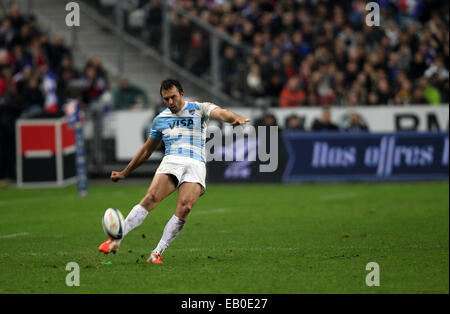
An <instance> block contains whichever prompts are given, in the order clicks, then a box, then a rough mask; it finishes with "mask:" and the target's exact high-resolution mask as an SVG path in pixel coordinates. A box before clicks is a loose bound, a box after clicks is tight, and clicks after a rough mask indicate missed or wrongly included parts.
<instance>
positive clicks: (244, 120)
mask: <svg viewBox="0 0 450 314" xmlns="http://www.w3.org/2000/svg"><path fill="white" fill-rule="evenodd" d="M248 122H250V119H247V118H243V117H239V118H237V119H236V120H234V121H233V122H232V123H231V124H232V125H233V126H236V125H242V124H246V123H248Z"/></svg>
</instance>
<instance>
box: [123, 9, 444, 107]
mask: <svg viewBox="0 0 450 314" xmlns="http://www.w3.org/2000/svg"><path fill="white" fill-rule="evenodd" d="M126 2H127V3H128V4H127V6H126V8H127V10H128V11H129V12H131V11H132V10H134V9H135V8H136V7H140V8H142V9H143V10H144V11H145V21H146V24H145V28H146V34H147V38H148V41H149V44H150V45H152V46H154V47H155V48H158V49H160V48H161V25H162V21H163V16H162V15H163V9H162V5H161V3H160V1H158V0H128V1H126ZM171 2H172V3H174V4H177V5H179V6H180V7H182V8H184V9H185V10H187V11H188V12H189V13H190V14H192V15H193V16H196V17H197V18H199V19H200V20H202V21H203V22H206V23H208V24H210V25H212V26H214V27H216V28H217V29H218V30H220V31H222V32H223V33H226V34H228V35H229V36H231V37H232V38H233V39H234V40H235V41H237V42H239V43H240V45H239V46H237V47H236V46H234V45H229V44H226V43H224V42H222V47H221V57H222V58H221V59H222V60H221V76H222V83H223V90H224V91H225V92H227V93H229V94H231V95H233V96H235V97H237V98H239V97H240V98H242V99H245V97H249V98H250V99H252V100H255V99H256V101H258V100H264V99H265V100H268V101H270V105H271V106H275V107H278V106H279V107H295V106H313V105H327V106H334V105H338V106H354V105H380V104H396V105H401V104H432V105H437V104H441V103H448V99H449V81H448V79H449V71H448V69H449V64H448V62H449V31H448V25H449V12H448V2H447V1H442V0H390V1H387V0H381V1H377V3H378V4H379V6H380V13H381V15H380V17H381V20H380V26H368V25H367V24H366V23H365V21H366V17H367V14H368V11H366V9H365V5H366V3H367V1H361V0H353V1H350V0H349V1H332V0H297V1H295V0H284V1H275V0H250V1H244V0H172V1H171ZM125 11H126V10H125ZM369 18H370V17H369ZM170 21H171V30H172V47H171V50H172V55H171V58H172V59H173V60H174V61H176V62H178V63H179V64H180V65H182V66H184V67H185V68H187V69H189V70H190V71H192V72H193V73H195V74H197V75H199V76H202V75H208V68H209V59H210V51H209V42H208V41H209V36H208V34H206V33H204V31H202V29H201V28H199V27H198V26H196V24H195V23H193V22H191V21H190V20H189V19H188V18H186V17H183V16H180V15H179V14H177V13H175V12H171V15H170Z"/></svg>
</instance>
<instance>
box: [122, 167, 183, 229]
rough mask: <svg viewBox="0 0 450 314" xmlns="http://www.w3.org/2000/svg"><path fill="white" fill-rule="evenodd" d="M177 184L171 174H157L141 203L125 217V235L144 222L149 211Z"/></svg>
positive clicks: (173, 189)
mask: <svg viewBox="0 0 450 314" xmlns="http://www.w3.org/2000/svg"><path fill="white" fill-rule="evenodd" d="M175 189H176V185H175V182H174V180H173V179H172V177H171V175H169V174H157V175H156V176H155V177H154V179H153V181H152V184H151V185H150V187H149V188H148V191H147V193H146V194H145V196H144V198H143V199H142V200H141V202H140V203H139V204H137V205H136V206H134V207H133V209H132V210H131V212H130V213H129V214H128V216H127V218H126V219H125V230H124V235H123V236H124V237H125V236H126V235H127V234H128V233H129V232H130V231H131V230H133V229H134V228H136V227H137V226H139V225H140V224H142V222H143V221H144V219H145V218H146V217H147V214H148V212H149V211H151V210H152V209H154V208H155V207H156V206H157V205H158V204H159V202H161V201H162V200H163V199H164V198H166V197H167V196H169V195H170V194H171V193H172V192H173V191H175Z"/></svg>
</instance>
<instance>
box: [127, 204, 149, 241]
mask: <svg viewBox="0 0 450 314" xmlns="http://www.w3.org/2000/svg"><path fill="white" fill-rule="evenodd" d="M147 215H148V211H147V210H146V209H145V208H144V207H142V206H141V205H140V204H137V205H136V206H134V207H133V209H132V210H131V211H130V213H129V214H128V216H127V218H126V219H125V228H124V231H123V237H122V239H123V238H124V237H125V236H126V235H127V234H128V232H130V231H131V230H133V229H134V228H136V227H137V226H139V225H140V224H142V222H143V221H144V219H145V217H147Z"/></svg>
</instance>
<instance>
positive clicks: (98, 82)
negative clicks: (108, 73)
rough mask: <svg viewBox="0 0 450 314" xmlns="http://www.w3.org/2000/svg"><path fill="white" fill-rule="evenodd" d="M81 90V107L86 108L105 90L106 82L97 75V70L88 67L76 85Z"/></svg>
mask: <svg viewBox="0 0 450 314" xmlns="http://www.w3.org/2000/svg"><path fill="white" fill-rule="evenodd" d="M77 85H79V86H80V88H81V89H82V100H83V101H82V107H83V108H86V107H88V106H89V105H90V104H91V103H92V102H93V101H96V100H98V99H99V98H100V96H101V95H102V94H103V92H104V91H105V90H106V82H105V80H104V78H103V77H102V76H100V75H98V74H97V69H96V68H95V67H93V66H88V67H87V68H86V70H85V71H84V74H83V76H82V77H81V78H80V79H79V80H78V84H77Z"/></svg>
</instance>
